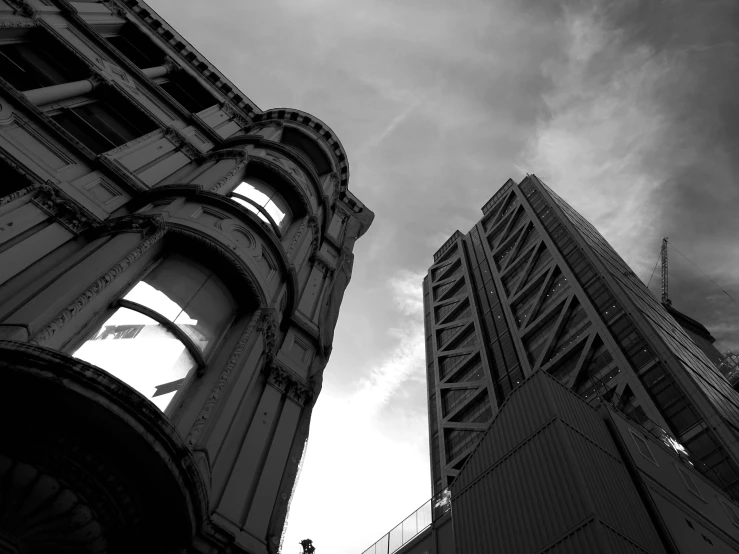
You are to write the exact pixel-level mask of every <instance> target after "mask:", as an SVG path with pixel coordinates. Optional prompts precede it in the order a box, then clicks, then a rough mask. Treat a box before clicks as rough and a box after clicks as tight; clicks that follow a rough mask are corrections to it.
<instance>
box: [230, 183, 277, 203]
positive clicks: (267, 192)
mask: <svg viewBox="0 0 739 554" xmlns="http://www.w3.org/2000/svg"><path fill="white" fill-rule="evenodd" d="M234 192H235V193H236V194H240V195H242V196H246V197H247V198H251V199H252V200H254V202H256V203H257V204H259V205H260V206H264V205H265V204H267V202H269V199H270V198H271V197H272V195H273V194H274V191H273V190H272V189H270V188H269V187H267V186H265V185H263V184H262V183H258V182H256V181H254V182H252V183H247V182H246V181H244V182H243V183H241V184H240V185H239V186H238V187H236V188H235V189H234Z"/></svg>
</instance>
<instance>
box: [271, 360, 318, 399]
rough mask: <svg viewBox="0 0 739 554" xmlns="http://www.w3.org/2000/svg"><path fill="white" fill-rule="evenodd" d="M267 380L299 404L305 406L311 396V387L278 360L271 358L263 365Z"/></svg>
mask: <svg viewBox="0 0 739 554" xmlns="http://www.w3.org/2000/svg"><path fill="white" fill-rule="evenodd" d="M265 370H266V372H267V382H268V383H269V384H270V385H272V386H273V387H275V388H276V389H277V390H279V391H281V392H283V393H284V394H287V396H288V397H289V398H291V399H293V400H294V401H295V402H296V403H298V404H300V405H301V406H305V405H306V404H307V403H308V402H309V401H310V400H311V398H313V389H312V387H311V386H310V384H309V383H308V382H307V381H304V380H303V379H301V378H300V377H298V376H297V375H295V374H294V373H293V372H292V371H290V370H289V369H288V368H286V367H285V366H284V365H283V364H282V363H281V362H279V361H278V360H272V361H271V362H270V363H268V364H267V366H265Z"/></svg>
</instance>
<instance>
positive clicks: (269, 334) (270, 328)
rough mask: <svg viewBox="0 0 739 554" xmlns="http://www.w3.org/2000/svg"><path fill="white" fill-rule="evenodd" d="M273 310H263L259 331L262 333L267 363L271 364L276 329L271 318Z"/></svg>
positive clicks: (274, 351)
mask: <svg viewBox="0 0 739 554" xmlns="http://www.w3.org/2000/svg"><path fill="white" fill-rule="evenodd" d="M273 312H274V310H269V311H267V310H265V312H264V315H263V316H262V321H261V323H260V326H259V327H260V329H262V330H263V331H264V352H265V357H266V358H267V362H268V363H271V362H272V360H274V357H275V354H276V342H277V328H276V326H275V320H274V317H273V316H272V314H273Z"/></svg>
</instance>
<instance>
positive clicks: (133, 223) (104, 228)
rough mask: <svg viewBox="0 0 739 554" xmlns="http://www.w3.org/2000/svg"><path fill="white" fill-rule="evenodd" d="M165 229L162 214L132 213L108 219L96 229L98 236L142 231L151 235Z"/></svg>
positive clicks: (146, 234)
mask: <svg viewBox="0 0 739 554" xmlns="http://www.w3.org/2000/svg"><path fill="white" fill-rule="evenodd" d="M163 230H164V217H162V215H161V214H131V215H124V216H121V217H115V218H113V219H108V220H106V221H105V222H103V224H102V225H100V226H99V227H98V228H97V229H96V231H97V233H96V236H97V237H102V236H105V235H117V234H119V233H141V234H142V235H143V236H149V235H153V234H155V233H158V232H160V231H163Z"/></svg>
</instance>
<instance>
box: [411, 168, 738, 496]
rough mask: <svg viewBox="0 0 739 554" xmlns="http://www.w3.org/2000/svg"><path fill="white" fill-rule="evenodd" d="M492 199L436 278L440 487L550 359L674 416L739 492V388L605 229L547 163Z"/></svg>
mask: <svg viewBox="0 0 739 554" xmlns="http://www.w3.org/2000/svg"><path fill="white" fill-rule="evenodd" d="M482 211H483V217H482V219H481V220H480V221H479V222H477V224H475V226H474V227H473V228H472V229H471V230H470V231H469V232H468V233H467V234H466V235H463V234H462V233H460V232H459V231H456V232H455V233H454V234H453V235H452V236H451V237H450V238H449V239H448V240H447V241H446V243H444V245H443V246H442V247H441V248H440V249H439V250H438V251H437V252H436V254H435V255H434V263H433V265H432V266H431V267H430V269H429V272H428V275H427V276H426V278H425V279H424V281H423V292H424V310H425V334H426V357H427V375H428V400H429V426H430V434H429V435H430V442H431V468H432V469H431V473H432V480H433V490H434V493H435V494H436V493H439V492H440V491H441V490H443V489H444V488H446V487H447V486H448V485H449V484H450V483H451V482H452V481H453V480H454V478H455V477H456V476H457V475H458V473H459V470H460V468H461V467H462V465H463V464H464V462H465V460H466V459H467V458H468V457H469V455H470V453H471V452H472V450H473V449H474V447H475V445H476V444H477V442H478V440H479V439H480V437H481V435H482V432H483V431H484V430H485V429H486V428H487V426H488V425H489V423H490V422H491V421H492V419H493V417H494V416H495V414H496V413H497V411H498V410H499V408H500V407H501V405H502V404H503V403H504V402H505V399H506V397H507V395H508V393H510V391H511V390H512V389H513V388H514V387H516V385H517V384H518V383H520V382H521V381H522V379H523V378H525V377H527V376H529V375H531V374H532V373H533V372H535V371H538V370H541V371H546V372H547V373H549V374H550V375H552V376H554V377H555V378H557V379H558V380H559V381H560V382H561V383H563V384H564V385H565V386H567V387H568V388H570V389H571V390H573V391H575V392H576V393H577V394H579V395H580V396H582V397H583V398H584V399H586V400H587V401H588V402H589V403H591V404H594V405H595V404H598V403H601V402H609V403H611V404H613V405H614V406H616V407H617V408H618V409H620V410H621V411H622V412H624V413H627V414H628V415H629V416H630V417H631V418H632V419H636V420H637V421H639V422H640V423H642V425H644V426H645V427H652V428H654V429H656V430H659V429H663V430H664V431H666V434H665V440H666V441H668V442H672V443H674V446H675V447H676V448H678V449H680V448H686V449H687V450H688V451H690V453H691V454H692V455H693V457H694V458H697V459H699V460H701V462H702V463H701V464H700V467H698V469H699V470H700V471H702V472H703V473H705V474H706V475H707V476H708V477H710V478H711V479H712V480H713V481H715V482H716V483H717V484H719V485H720V486H721V487H722V488H724V489H725V490H727V491H728V492H732V493H739V444H737V439H739V395H738V394H737V393H736V392H735V391H734V390H733V389H732V388H731V386H730V385H729V383H728V382H727V381H726V379H725V378H724V377H723V376H722V375H721V374H720V373H719V372H718V371H717V369H716V367H715V366H714V364H713V363H712V362H711V361H710V360H709V359H708V357H707V356H706V354H705V353H704V352H703V351H702V350H701V349H700V348H699V347H698V346H696V344H695V343H694V342H693V340H692V339H691V338H690V336H689V335H688V334H687V333H686V332H685V331H684V330H683V328H682V327H681V326H680V325H679V324H678V323H677V321H676V320H675V318H674V317H673V315H671V313H670V312H668V310H667V309H666V308H665V307H664V306H662V304H661V303H660V301H659V300H658V299H657V298H655V297H654V296H653V295H652V293H650V292H649V290H648V289H647V288H646V286H645V285H644V284H643V283H642V282H641V281H640V280H639V279H638V278H637V276H636V275H635V274H634V273H633V271H631V269H630V268H629V267H628V265H626V263H625V262H624V261H623V260H622V259H621V257H620V256H619V255H618V254H617V253H616V252H615V250H613V248H612V247H611V246H610V245H609V244H608V243H607V242H606V240H605V239H604V238H603V237H602V236H601V235H600V234H599V233H598V231H597V230H596V229H595V228H594V227H593V226H592V225H591V224H590V223H588V222H587V221H586V220H585V219H584V218H583V217H582V216H581V215H580V214H578V213H577V212H576V211H575V210H573V209H572V208H571V207H570V206H569V205H568V204H567V203H566V202H565V201H564V200H562V199H561V198H560V197H559V196H557V195H556V194H555V193H554V192H553V191H552V190H550V189H549V188H548V187H547V186H546V185H545V184H544V183H542V182H541V180H539V179H538V178H537V177H535V176H529V177H526V178H525V179H524V180H523V181H522V182H521V183H520V184H516V183H515V182H514V181H512V180H508V182H506V184H505V185H504V186H503V187H502V188H501V189H500V190H499V191H498V192H496V193H495V195H494V196H493V197H492V198H491V199H490V201H489V202H488V203H487V204H485V206H483V208H482Z"/></svg>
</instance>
